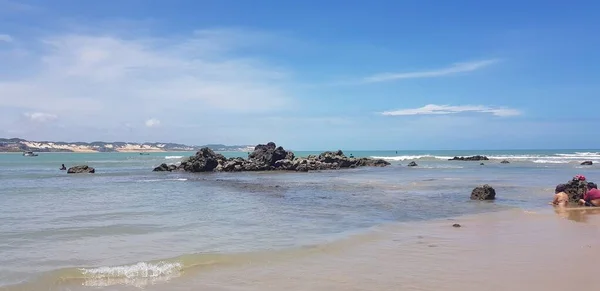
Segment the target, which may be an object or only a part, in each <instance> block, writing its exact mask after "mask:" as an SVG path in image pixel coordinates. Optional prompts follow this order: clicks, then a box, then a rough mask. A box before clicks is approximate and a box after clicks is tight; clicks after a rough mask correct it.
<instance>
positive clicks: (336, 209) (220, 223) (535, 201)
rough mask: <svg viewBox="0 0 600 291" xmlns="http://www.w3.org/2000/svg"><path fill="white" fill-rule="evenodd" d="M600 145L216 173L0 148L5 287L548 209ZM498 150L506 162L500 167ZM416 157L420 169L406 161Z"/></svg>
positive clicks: (419, 154) (157, 157) (152, 272)
mask: <svg viewBox="0 0 600 291" xmlns="http://www.w3.org/2000/svg"><path fill="white" fill-rule="evenodd" d="M598 152H600V151H598V150H586V151H581V150H577V151H575V150H562V151H460V152H459V151H454V152H453V151H409V152H407V151H402V152H401V151H399V152H398V153H396V151H370V152H368V151H346V154H348V155H349V154H353V155H354V156H356V157H361V156H374V157H383V158H386V159H388V160H389V161H390V162H392V166H390V167H386V168H360V169H353V170H340V171H327V172H314V173H208V174H188V173H154V172H152V171H151V170H152V168H153V167H154V166H156V165H159V164H160V163H164V162H167V163H176V162H178V161H179V160H180V159H181V158H182V157H184V156H187V155H190V154H191V153H151V154H150V155H147V156H146V155H144V156H142V155H139V154H137V153H90V154H83V153H40V155H39V156H38V157H23V156H22V155H20V154H0V185H2V187H1V188H0V199H1V201H2V204H1V205H0V221H2V224H0V254H2V256H0V286H5V287H6V288H7V290H39V288H34V287H33V286H37V287H39V286H53V287H52V290H69V288H67V287H66V285H61V284H62V283H61V282H63V281H65V280H66V281H68V280H70V279H82V280H83V279H85V280H87V279H94V280H100V281H89V282H88V281H85V282H87V283H86V284H84V285H85V286H89V287H85V288H89V289H94V290H97V289H106V290H118V289H120V288H121V287H120V286H121V285H114V284H117V283H114V284H113V283H110V282H112V281H110V280H108V281H107V280H105V279H111V278H127V279H132V278H134V279H135V278H139V277H141V278H148V277H150V278H161V277H163V276H167V277H168V276H169V275H172V274H175V273H177V274H179V273H181V272H185V270H186V268H189V267H191V266H196V265H199V264H207V263H208V262H211V263H213V262H215V261H217V262H221V261H227V260H230V259H231V258H232V257H233V256H236V255H239V254H258V253H260V254H265V252H266V253H269V252H278V251H281V250H289V249H296V248H302V247H306V246H314V245H319V244H323V243H326V242H330V241H335V240H338V239H341V238H344V237H346V236H348V235H351V234H355V233H359V232H361V231H364V230H366V229H368V228H370V227H373V226H377V225H380V224H385V223H393V222H398V221H416V220H428V219H434V218H443V217H454V216H458V215H463V214H472V213H480V212H489V211H498V210H502V209H508V208H526V209H529V208H539V207H546V203H547V202H548V201H550V199H551V196H552V193H553V188H554V185H556V184H558V183H562V182H566V181H567V180H568V179H570V178H571V177H572V176H574V175H576V174H583V175H586V176H587V177H588V179H589V180H593V181H599V180H600V170H599V167H598V166H597V165H593V166H580V165H579V163H580V162H582V161H584V160H592V161H598V162H600V154H599V153H598ZM224 154H225V155H226V156H245V155H246V153H224ZM308 154H313V153H311V152H297V155H300V156H305V155H308ZM474 154H485V155H488V156H490V157H491V159H492V160H490V161H485V162H484V163H485V165H484V166H481V165H479V162H458V161H447V158H449V157H453V156H456V155H474ZM502 159H508V160H510V161H511V163H510V164H500V163H499V162H500V160H502ZM413 160H414V161H416V162H417V163H418V164H419V166H418V167H416V168H408V167H406V166H405V165H406V164H407V163H408V162H410V161H413ZM63 163H64V164H65V165H67V167H69V166H72V165H78V164H87V165H89V166H92V167H94V168H96V174H93V175H67V174H66V173H65V172H64V171H59V170H58V169H59V167H60V165H61V164H63ZM484 183H488V184H490V185H492V186H494V187H495V188H496V190H497V192H498V199H497V201H495V202H493V203H485V202H484V203H480V202H471V201H469V200H468V197H469V194H470V191H471V190H472V188H473V187H475V186H477V185H481V184H484ZM214 256H218V257H216V258H217V259H215V257H214ZM207 258H209V259H207ZM173 280H176V278H175V279H173ZM94 282H96V283H94ZM107 282H108V283H107ZM117 282H119V283H118V284H125V285H127V284H129V283H128V282H129V281H117ZM123 282H125V283H123ZM36 284H37V285H36ZM163 284H168V282H166V283H163ZM125 285H123V286H125ZM123 288H125V287H123Z"/></svg>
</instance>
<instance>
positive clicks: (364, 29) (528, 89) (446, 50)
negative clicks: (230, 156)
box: [0, 0, 600, 150]
mask: <svg viewBox="0 0 600 291" xmlns="http://www.w3.org/2000/svg"><path fill="white" fill-rule="evenodd" d="M599 9H600V3H595V2H594V1H574V2H571V3H566V2H562V3H559V1H416V0H415V1H400V0H397V1H337V0H336V1H312V0H311V1H240V0H238V1H227V0H220V1H201V0H197V1H142V0H121V1H112V0H107V1H75V0H71V1H66V0H54V1H17V0H0V136H6V137H23V138H28V139H35V140H42V139H43V140H67V141H94V140H105V141H113V140H126V141H172V142H181V143H187V144H205V143H226V144H255V143H261V142H266V141H270V140H273V141H275V142H277V143H278V144H281V145H283V146H287V147H291V148H295V149H307V150H311V149H315V150H321V149H329V148H345V149H355V150H357V149H519V148H598V147H599V146H597V145H598V144H600V136H599V135H598V134H597V126H598V125H600V122H599V121H600V117H599V116H600V115H599V114H598V113H597V111H598V110H599V108H600V99H599V98H598V96H599V95H600V94H599V93H600V82H599V80H600V57H599V56H600V38H598V37H597V34H598V29H600V20H598V18H597V15H595V12H597V11H598V10H599Z"/></svg>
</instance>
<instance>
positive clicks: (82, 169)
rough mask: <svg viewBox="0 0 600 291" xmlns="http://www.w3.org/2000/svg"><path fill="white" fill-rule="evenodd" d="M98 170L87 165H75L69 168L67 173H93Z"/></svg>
mask: <svg viewBox="0 0 600 291" xmlns="http://www.w3.org/2000/svg"><path fill="white" fill-rule="evenodd" d="M95 172H96V170H95V169H94V168H92V167H88V166H87V165H81V166H74V167H70V168H69V169H68V170H67V174H93V173H95Z"/></svg>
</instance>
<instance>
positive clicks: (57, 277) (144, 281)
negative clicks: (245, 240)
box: [2, 253, 268, 290]
mask: <svg viewBox="0 0 600 291" xmlns="http://www.w3.org/2000/svg"><path fill="white" fill-rule="evenodd" d="M261 258H268V257H265V256H264V255H261V254H259V253H246V254H190V255H183V256H179V257H175V258H171V259H164V260H157V261H148V262H138V263H134V264H125V265H115V266H100V267H76V268H65V269H59V270H55V271H50V272H47V273H45V274H43V275H42V276H40V277H38V278H37V279H35V280H32V281H28V282H24V283H20V284H17V285H12V286H5V287H3V288H4V289H2V290H42V289H47V288H48V286H53V285H62V284H69V285H70V284H76V285H83V286H88V287H106V286H114V285H130V286H135V287H145V286H148V285H153V284H156V283H160V282H167V281H169V280H171V279H174V278H177V277H179V276H181V275H182V274H183V273H184V272H185V271H188V270H190V269H196V268H202V267H212V266H216V265H230V264H241V263H245V262H248V261H251V260H252V261H255V260H259V259H261Z"/></svg>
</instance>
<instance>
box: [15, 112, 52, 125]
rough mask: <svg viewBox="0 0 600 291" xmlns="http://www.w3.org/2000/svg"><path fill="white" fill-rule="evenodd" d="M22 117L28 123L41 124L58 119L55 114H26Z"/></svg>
mask: <svg viewBox="0 0 600 291" xmlns="http://www.w3.org/2000/svg"><path fill="white" fill-rule="evenodd" d="M23 116H24V117H25V118H27V119H28V120H30V121H33V122H41V123H44V122H51V121H55V120H56V119H58V116H56V115H55V114H50V113H44V112H27V113H24V114H23Z"/></svg>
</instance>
